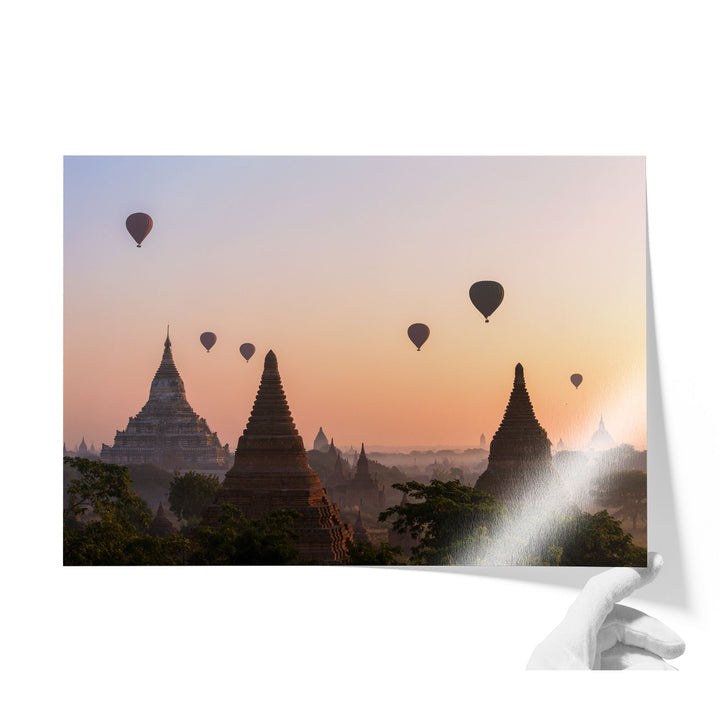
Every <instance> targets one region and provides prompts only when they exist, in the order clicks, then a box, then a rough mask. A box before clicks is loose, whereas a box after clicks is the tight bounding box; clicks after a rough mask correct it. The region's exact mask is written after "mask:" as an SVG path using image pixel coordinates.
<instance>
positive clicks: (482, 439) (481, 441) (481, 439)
mask: <svg viewBox="0 0 720 720" xmlns="http://www.w3.org/2000/svg"><path fill="white" fill-rule="evenodd" d="M486 443H487V440H485V433H483V434H482V435H481V436H480V447H481V448H482V449H483V450H484V449H485V445H486Z"/></svg>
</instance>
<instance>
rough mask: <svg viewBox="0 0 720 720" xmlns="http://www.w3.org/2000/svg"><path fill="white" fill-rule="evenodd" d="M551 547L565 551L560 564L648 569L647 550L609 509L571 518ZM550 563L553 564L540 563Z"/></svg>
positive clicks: (561, 525)
mask: <svg viewBox="0 0 720 720" xmlns="http://www.w3.org/2000/svg"><path fill="white" fill-rule="evenodd" d="M550 545H553V546H555V547H561V548H562V554H561V556H560V562H559V563H558V564H560V565H582V566H594V567H598V566H600V567H605V566H607V567H615V566H626V567H645V566H646V565H647V550H646V548H644V547H640V546H638V545H635V544H634V543H633V538H632V535H630V534H629V533H626V532H624V531H623V529H622V527H621V525H620V523H619V521H618V520H616V519H615V518H614V517H612V516H611V515H609V514H608V513H607V512H606V511H605V510H602V511H601V512H598V513H595V514H594V515H591V514H590V513H579V514H577V515H572V516H570V517H568V518H567V519H566V520H565V521H564V522H562V523H560V524H559V525H558V526H557V528H556V529H555V530H554V531H553V532H552V540H551V541H550ZM540 564H550V563H540Z"/></svg>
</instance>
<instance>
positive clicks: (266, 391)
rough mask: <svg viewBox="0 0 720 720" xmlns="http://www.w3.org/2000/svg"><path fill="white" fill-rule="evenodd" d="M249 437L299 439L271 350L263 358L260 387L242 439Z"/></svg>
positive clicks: (276, 362)
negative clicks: (263, 436) (263, 365)
mask: <svg viewBox="0 0 720 720" xmlns="http://www.w3.org/2000/svg"><path fill="white" fill-rule="evenodd" d="M249 435H265V436H273V437H286V436H292V437H296V438H299V437H300V435H299V434H298V431H297V429H296V428H295V423H294V422H293V418H292V415H291V414H290V407H289V405H288V402H287V399H286V398H285V391H284V390H283V386H282V380H281V379H280V371H279V369H278V361H277V357H276V356H275V353H274V352H273V351H272V350H270V352H269V353H268V354H267V355H266V356H265V367H264V369H263V374H262V378H261V379H260V387H259V388H258V391H257V395H256V397H255V404H254V405H253V409H252V412H251V413H250V418H249V420H248V423H247V427H246V428H245V432H244V433H243V437H247V436H249Z"/></svg>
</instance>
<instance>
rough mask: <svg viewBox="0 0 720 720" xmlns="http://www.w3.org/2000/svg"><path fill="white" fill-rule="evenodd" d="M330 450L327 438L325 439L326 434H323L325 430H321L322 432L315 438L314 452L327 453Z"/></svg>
mask: <svg viewBox="0 0 720 720" xmlns="http://www.w3.org/2000/svg"><path fill="white" fill-rule="evenodd" d="M328 448H329V445H328V441H327V438H326V437H325V433H324V432H323V429H322V428H320V431H319V432H318V434H317V436H316V437H315V442H314V443H313V450H319V451H320V452H327V451H328Z"/></svg>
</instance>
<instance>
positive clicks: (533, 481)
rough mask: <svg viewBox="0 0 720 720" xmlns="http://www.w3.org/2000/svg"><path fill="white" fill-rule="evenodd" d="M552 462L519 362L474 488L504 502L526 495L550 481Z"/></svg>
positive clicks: (543, 431)
mask: <svg viewBox="0 0 720 720" xmlns="http://www.w3.org/2000/svg"><path fill="white" fill-rule="evenodd" d="M551 462H552V460H551V454H550V440H549V439H548V436H547V433H546V432H545V430H544V429H543V427H542V426H541V425H540V423H539V422H538V420H537V418H536V417H535V411H534V409H533V406H532V402H531V401H530V395H529V394H528V391H527V387H526V386H525V372H524V369H523V366H522V365H521V364H520V363H518V364H517V365H516V366H515V380H514V383H513V389H512V392H511V393H510V399H509V400H508V404H507V407H506V409H505V415H504V416H503V419H502V422H501V423H500V427H499V428H498V429H497V432H496V433H495V435H494V437H493V439H492V442H491V443H490V454H489V456H488V467H487V470H485V472H484V473H483V474H482V475H481V476H480V477H479V478H478V480H477V483H476V484H475V488H476V489H478V490H484V491H485V492H488V493H490V494H491V495H495V496H496V497H498V498H500V499H502V500H508V499H512V498H518V497H520V496H523V495H527V493H528V492H529V491H530V490H533V489H536V488H538V487H539V486H540V485H541V484H543V483H544V482H546V481H547V479H548V475H549V473H550V472H551V469H552V467H551Z"/></svg>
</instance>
